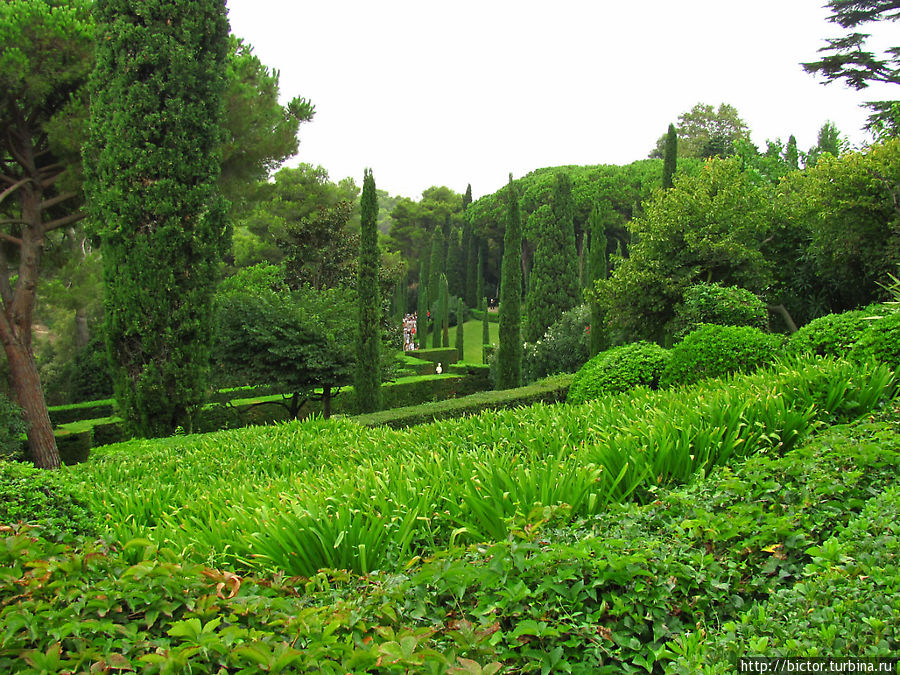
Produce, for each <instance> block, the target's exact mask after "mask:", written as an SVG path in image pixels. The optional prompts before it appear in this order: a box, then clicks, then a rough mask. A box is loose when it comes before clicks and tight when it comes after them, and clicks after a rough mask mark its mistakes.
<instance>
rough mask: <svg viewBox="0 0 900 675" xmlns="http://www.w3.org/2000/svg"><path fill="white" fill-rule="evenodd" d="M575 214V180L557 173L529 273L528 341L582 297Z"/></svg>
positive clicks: (526, 306)
mask: <svg viewBox="0 0 900 675" xmlns="http://www.w3.org/2000/svg"><path fill="white" fill-rule="evenodd" d="M574 216H575V205H574V202H573V201H572V180H571V178H569V175H568V174H566V173H563V172H560V173H557V174H556V184H555V186H554V189H553V197H552V204H551V210H550V216H549V217H545V218H543V219H542V222H539V223H538V228H539V230H538V238H537V246H536V248H535V252H534V263H533V264H532V267H531V274H529V275H528V293H527V295H526V299H525V308H526V309H525V314H526V316H527V317H528V322H527V323H526V325H525V330H524V335H525V340H526V341H527V342H535V341H537V340H539V339H540V338H541V336H542V335H543V334H544V331H546V330H547V328H549V327H550V326H551V325H552V324H553V323H554V322H556V321H557V320H558V319H559V317H560V316H562V314H563V312H565V311H566V310H569V309H572V308H573V307H574V306H575V305H577V304H578V302H579V300H580V298H581V289H580V284H579V279H578V254H577V252H576V250H575V223H574ZM504 273H505V270H504Z"/></svg>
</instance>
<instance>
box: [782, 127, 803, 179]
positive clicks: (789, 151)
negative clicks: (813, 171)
mask: <svg viewBox="0 0 900 675" xmlns="http://www.w3.org/2000/svg"><path fill="white" fill-rule="evenodd" d="M784 163H785V164H786V165H787V168H788V171H797V170H798V169H799V168H800V153H799V152H798V150H797V139H796V138H794V135H793V134H791V136H790V138H788V142H787V146H785V148H784Z"/></svg>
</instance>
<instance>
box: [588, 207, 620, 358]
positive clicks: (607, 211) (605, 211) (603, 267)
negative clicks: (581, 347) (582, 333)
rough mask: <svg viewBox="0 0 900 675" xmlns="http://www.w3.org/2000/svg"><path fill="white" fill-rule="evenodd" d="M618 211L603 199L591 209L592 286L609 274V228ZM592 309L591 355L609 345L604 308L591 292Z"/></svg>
mask: <svg viewBox="0 0 900 675" xmlns="http://www.w3.org/2000/svg"><path fill="white" fill-rule="evenodd" d="M616 215H617V214H616V213H615V211H613V210H612V207H611V206H610V205H609V202H607V201H603V202H601V203H600V204H598V205H597V206H595V207H594V210H593V211H591V219H590V228H591V239H592V240H593V245H592V246H591V264H590V269H591V283H590V288H591V290H593V289H594V288H595V287H596V284H597V281H599V280H601V279H606V278H607V276H608V275H609V242H608V240H607V230H608V228H609V227H610V226H611V225H613V223H614V221H615V219H616ZM590 310H591V319H590V321H591V323H590V326H591V339H590V344H589V352H590V355H591V356H596V355H597V354H599V353H600V352H602V351H603V350H604V349H606V347H607V339H606V331H605V330H604V328H605V327H604V325H603V324H604V318H605V317H604V313H603V308H602V306H601V305H600V303H599V302H597V298H596V296H594V294H593V293H591V301H590Z"/></svg>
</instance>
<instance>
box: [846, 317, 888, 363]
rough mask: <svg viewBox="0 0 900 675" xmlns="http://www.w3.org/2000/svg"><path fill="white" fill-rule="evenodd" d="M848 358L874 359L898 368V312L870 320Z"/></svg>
mask: <svg viewBox="0 0 900 675" xmlns="http://www.w3.org/2000/svg"><path fill="white" fill-rule="evenodd" d="M850 358H852V359H875V360H877V361H880V362H881V363H884V364H885V365H888V366H891V367H892V368H900V313H893V314H887V315H886V316H883V317H881V318H880V319H876V320H875V321H873V322H871V323H870V324H869V327H868V328H867V329H866V331H865V332H864V333H863V334H862V335H861V336H860V338H859V339H858V340H857V341H856V344H854V345H853V347H852V349H851V350H850Z"/></svg>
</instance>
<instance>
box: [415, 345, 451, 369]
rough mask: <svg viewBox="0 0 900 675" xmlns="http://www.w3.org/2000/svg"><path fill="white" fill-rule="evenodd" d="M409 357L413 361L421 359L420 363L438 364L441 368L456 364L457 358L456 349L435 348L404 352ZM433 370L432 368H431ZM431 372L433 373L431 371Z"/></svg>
mask: <svg viewBox="0 0 900 675" xmlns="http://www.w3.org/2000/svg"><path fill="white" fill-rule="evenodd" d="M406 354H408V355H409V356H411V357H413V358H414V359H421V360H422V361H431V362H432V363H440V364H441V365H442V366H445V367H446V366H447V365H449V364H451V363H456V362H457V361H458V360H459V358H458V355H457V353H456V347H436V348H434V349H412V350H410V351H408V352H406ZM432 368H433V366H432ZM431 372H434V370H432V371H431Z"/></svg>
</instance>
